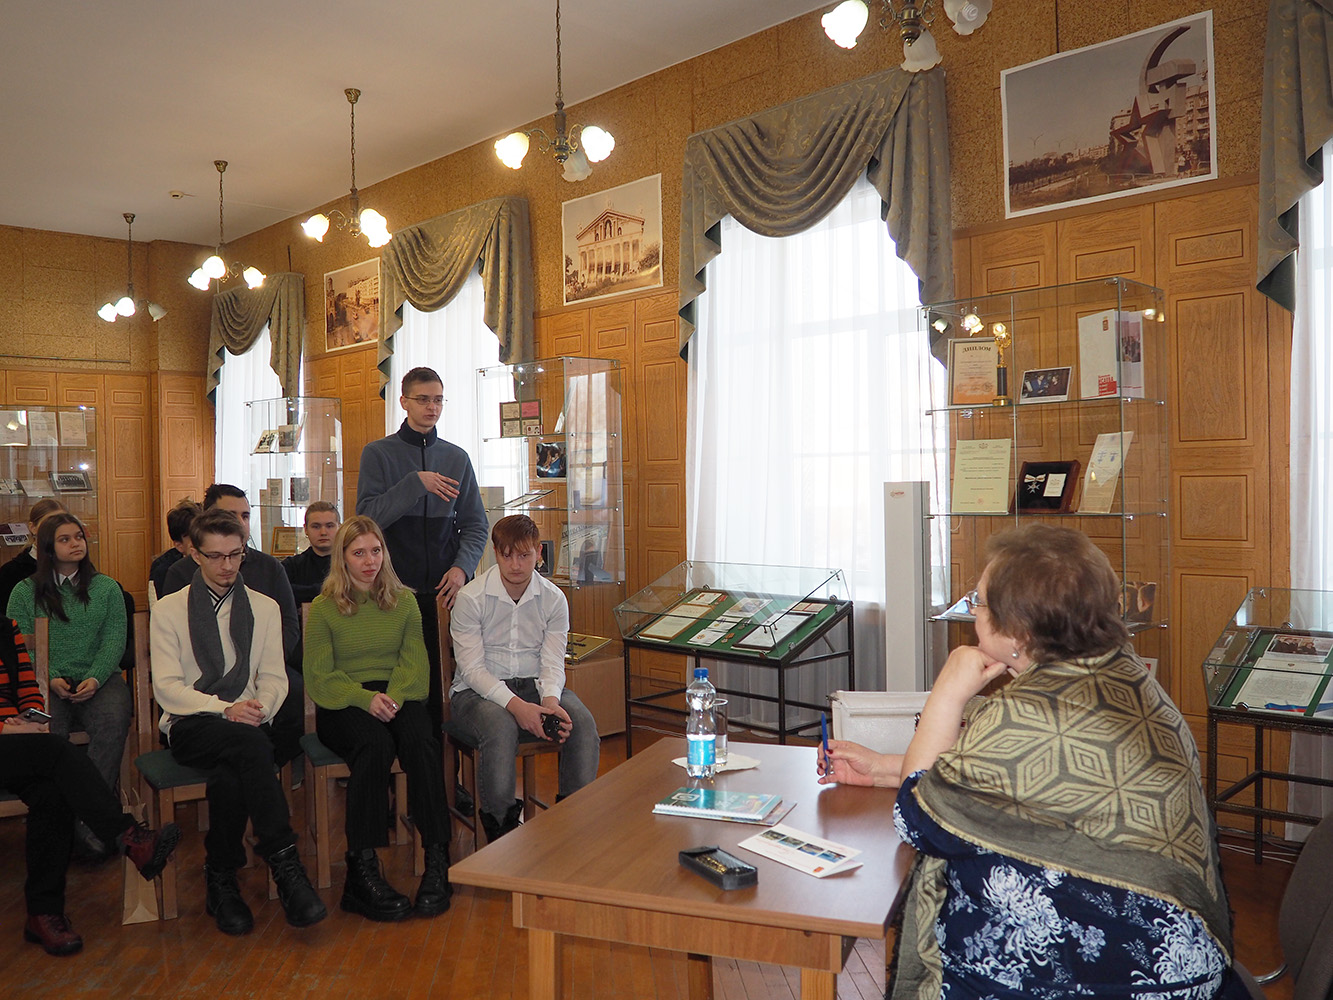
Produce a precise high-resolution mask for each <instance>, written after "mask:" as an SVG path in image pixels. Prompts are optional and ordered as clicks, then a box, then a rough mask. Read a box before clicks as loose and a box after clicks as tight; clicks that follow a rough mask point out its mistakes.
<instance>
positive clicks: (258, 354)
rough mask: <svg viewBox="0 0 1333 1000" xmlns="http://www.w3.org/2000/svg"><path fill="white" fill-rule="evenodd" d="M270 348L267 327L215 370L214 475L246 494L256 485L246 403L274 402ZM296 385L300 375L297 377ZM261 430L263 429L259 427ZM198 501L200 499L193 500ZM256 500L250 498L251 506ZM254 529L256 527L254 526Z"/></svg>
mask: <svg viewBox="0 0 1333 1000" xmlns="http://www.w3.org/2000/svg"><path fill="white" fill-rule="evenodd" d="M272 352H273V346H272V341H271V340H270V339H269V333H268V327H267V326H265V327H264V331H263V332H262V333H261V334H260V335H259V339H258V340H256V341H255V342H254V344H253V345H251V347H250V350H248V351H246V352H245V353H244V354H232V353H231V352H230V351H228V352H226V354H225V355H224V358H223V362H222V368H221V369H220V370H219V371H218V391H217V395H216V396H214V407H213V414H214V422H215V423H216V425H217V429H216V432H215V437H214V444H213V462H214V475H213V481H214V482H217V483H231V484H232V485H233V486H239V487H240V488H241V489H243V490H245V491H246V492H247V493H250V492H251V487H254V488H255V489H258V487H259V485H260V484H255V483H251V482H250V451H251V449H252V448H253V447H254V445H255V440H257V438H258V435H257V434H256V438H255V439H251V437H250V413H249V409H248V408H247V406H246V404H247V403H250V402H253V401H254V400H256V399H277V398H278V397H280V396H281V395H282V383H281V382H279V381H278V376H277V374H276V373H275V372H274V371H273V369H272V368H271V367H270V366H269V358H270V357H271V356H272ZM297 385H300V375H299V373H298V376H297ZM261 429H264V428H261ZM196 499H198V500H202V499H203V498H202V497H196ZM258 502H259V498H258V497H256V496H253V495H252V496H251V497H250V503H251V504H257V503H258ZM254 527H255V529H256V530H258V524H257V523H256V524H255V526H254Z"/></svg>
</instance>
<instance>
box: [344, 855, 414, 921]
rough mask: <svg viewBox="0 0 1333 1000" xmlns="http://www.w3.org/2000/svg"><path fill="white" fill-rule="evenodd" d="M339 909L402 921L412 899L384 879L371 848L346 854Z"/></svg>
mask: <svg viewBox="0 0 1333 1000" xmlns="http://www.w3.org/2000/svg"><path fill="white" fill-rule="evenodd" d="M341 905H342V908H343V909H344V910H346V911H347V912H349V913H359V914H361V915H362V916H363V917H369V918H370V919H371V920H381V921H386V922H387V921H393V920H402V919H404V918H405V917H407V916H409V915H410V914H411V913H412V901H411V900H410V899H408V898H407V897H406V896H404V895H403V894H402V893H401V892H399V891H398V890H397V889H395V888H394V887H393V886H391V885H390V884H389V883H388V882H386V881H385V879H384V872H383V870H382V869H381V868H380V859H379V858H378V857H376V855H375V850H374V848H371V847H367V848H366V849H365V850H363V851H359V852H357V853H355V854H353V853H349V854H348V855H347V881H346V882H345V883H344V884H343V898H342V904H341Z"/></svg>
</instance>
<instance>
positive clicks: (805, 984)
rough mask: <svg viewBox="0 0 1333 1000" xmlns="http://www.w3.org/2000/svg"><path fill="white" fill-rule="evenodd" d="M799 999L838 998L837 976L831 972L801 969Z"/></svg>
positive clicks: (831, 999) (819, 999) (836, 999)
mask: <svg viewBox="0 0 1333 1000" xmlns="http://www.w3.org/2000/svg"><path fill="white" fill-rule="evenodd" d="M801 1000H838V977H837V976H836V975H834V974H833V973H832V972H824V971H822V970H818V969H802V970H801Z"/></svg>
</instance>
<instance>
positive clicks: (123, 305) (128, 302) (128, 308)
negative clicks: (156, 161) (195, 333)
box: [97, 212, 167, 323]
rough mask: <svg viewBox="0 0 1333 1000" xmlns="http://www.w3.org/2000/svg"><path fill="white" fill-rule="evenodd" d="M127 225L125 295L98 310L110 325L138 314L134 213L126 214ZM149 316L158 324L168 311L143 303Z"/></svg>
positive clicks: (98, 313) (149, 303)
mask: <svg viewBox="0 0 1333 1000" xmlns="http://www.w3.org/2000/svg"><path fill="white" fill-rule="evenodd" d="M125 225H126V227H127V232H126V234H125V294H124V295H122V296H121V297H120V298H119V299H118V300H117V301H115V302H107V303H105V304H104V305H103V306H102V308H101V309H99V310H97V315H99V316H101V317H102V318H103V319H104V320H106V321H107V322H108V323H114V322H115V321H116V317H117V316H126V317H129V316H133V315H134V314H135V313H136V312H138V303H136V302H135V301H134V213H133V212H126V213H125ZM143 306H144V308H145V309H147V310H148V315H149V316H151V317H152V318H153V322H154V323H156V322H157V321H158V320H160V319H161V318H162V317H163V316H165V315H166V314H167V311H166V309H164V308H163V307H162V306H160V305H158V304H157V303H156V302H145V303H143Z"/></svg>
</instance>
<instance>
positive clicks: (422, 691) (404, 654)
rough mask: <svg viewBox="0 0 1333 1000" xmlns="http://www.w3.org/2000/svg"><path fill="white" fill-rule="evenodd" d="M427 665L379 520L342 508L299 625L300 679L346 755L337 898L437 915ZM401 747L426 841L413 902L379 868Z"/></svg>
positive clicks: (386, 916)
mask: <svg viewBox="0 0 1333 1000" xmlns="http://www.w3.org/2000/svg"><path fill="white" fill-rule="evenodd" d="M429 670H430V667H429V665H428V661H427V659H426V646H425V642H424V641H423V639H422V634H421V611H420V610H419V609H418V608H417V602H416V600H415V599H414V598H413V596H412V591H411V590H410V589H409V588H407V587H405V586H404V585H403V584H402V582H401V581H400V580H399V579H398V576H397V574H395V573H394V571H393V563H392V562H391V561H390V559H389V550H388V548H387V547H386V546H385V544H384V533H383V532H382V531H381V530H380V526H379V525H378V524H376V523H375V522H374V521H373V520H371V519H370V518H368V517H365V516H357V517H352V518H349V519H348V520H347V521H346V522H344V523H343V525H342V527H341V528H339V529H338V535H337V537H336V538H335V539H334V541H333V553H332V559H331V561H330V565H329V575H328V578H327V579H326V580H325V581H324V587H323V589H322V590H321V591H320V595H319V596H318V597H316V598H315V600H314V603H313V604H311V605H310V617H309V620H308V621H307V622H306V628H305V662H304V671H303V672H304V674H305V683H306V690H307V691H309V692H310V698H311V700H312V701H314V703H315V725H316V731H317V732H318V734H319V738H320V740H322V741H323V742H324V744H325V745H326V746H328V748H329V749H330V750H332V751H333V752H334V753H336V754H338V756H340V757H342V758H343V760H345V761H346V762H347V765H348V767H349V768H350V769H351V772H352V773H351V777H350V778H349V779H348V782H347V821H346V827H347V881H346V883H345V885H344V887H343V896H342V908H343V909H344V910H348V911H350V912H353V913H360V914H362V915H363V916H366V917H369V918H370V919H371V920H385V921H388V920H401V919H403V918H405V917H407V916H409V915H410V914H411V913H412V912H413V910H415V912H417V913H418V914H420V915H422V916H428V917H433V916H435V915H437V914H440V913H443V912H444V911H445V910H447V909H448V908H449V897H450V896H451V895H452V891H453V890H452V889H451V888H450V886H449V876H448V871H449V809H448V804H447V802H446V800H445V793H444V768H443V765H442V758H441V755H440V741H439V737H438V735H437V734H436V733H435V730H434V726H433V725H432V724H431V721H430V714H429V712H428V711H427V709H426V696H427V693H428V692H429V690H430V676H429ZM395 757H397V758H398V760H399V762H400V763H401V764H402V766H403V770H404V771H405V772H406V773H407V799H408V808H409V809H410V811H411V813H412V819H413V822H415V823H416V825H417V828H418V829H419V830H420V831H421V839H422V842H423V843H424V845H425V848H426V871H425V874H424V875H422V877H421V885H420V887H419V888H418V890H417V898H416V904H415V906H414V905H413V903H412V902H411V901H410V900H409V899H408V898H407V897H406V896H404V895H403V894H402V893H400V892H398V891H397V890H396V889H394V888H393V887H392V886H391V885H389V883H388V882H387V881H386V880H385V878H384V874H383V871H382V870H381V868H380V863H379V859H378V857H377V856H376V854H375V849H376V848H377V847H383V846H386V845H387V844H388V842H389V836H388V826H387V824H386V821H385V816H386V809H385V804H386V802H387V799H388V794H389V780H390V778H389V770H390V768H391V767H392V766H393V761H394V758H395Z"/></svg>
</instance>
